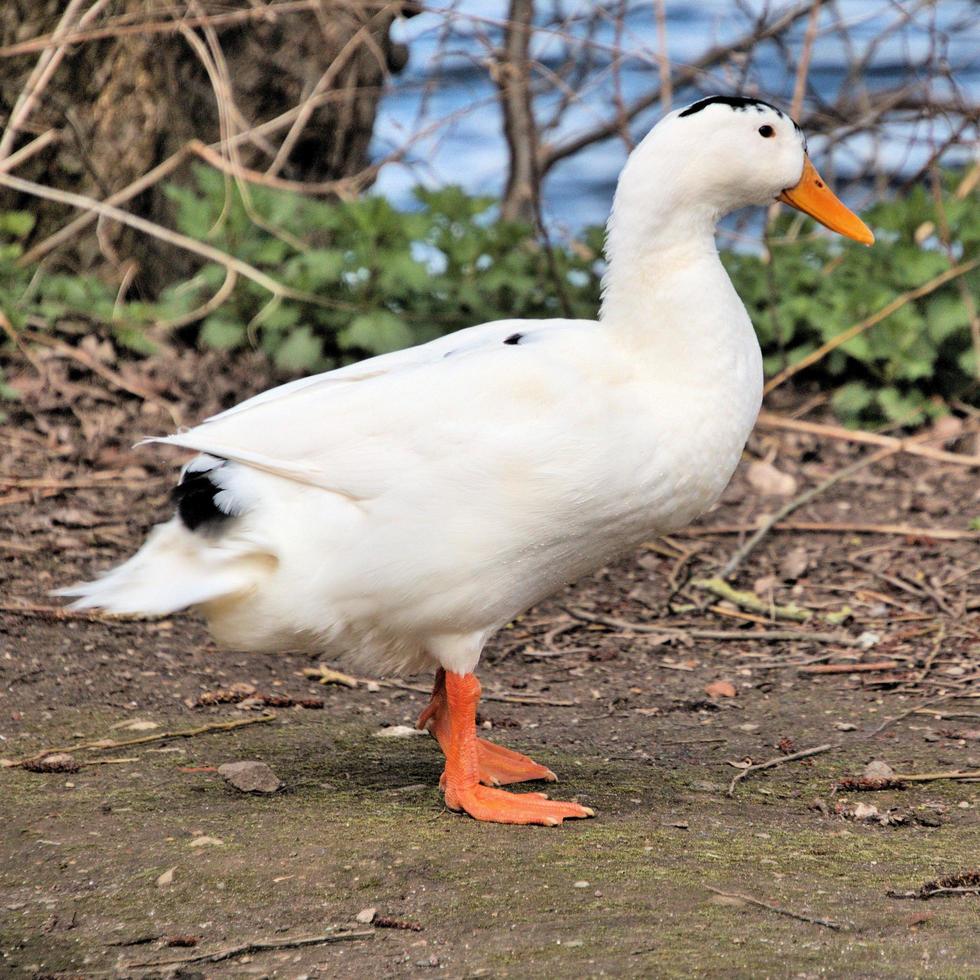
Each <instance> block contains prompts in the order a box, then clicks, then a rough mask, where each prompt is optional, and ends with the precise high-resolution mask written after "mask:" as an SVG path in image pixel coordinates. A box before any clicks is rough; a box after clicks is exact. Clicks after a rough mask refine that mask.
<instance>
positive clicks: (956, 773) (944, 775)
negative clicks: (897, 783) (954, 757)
mask: <svg viewBox="0 0 980 980" xmlns="http://www.w3.org/2000/svg"><path fill="white" fill-rule="evenodd" d="M893 778H895V779H898V780H901V781H902V782H903V783H934V782H936V781H937V780H940V779H953V780H956V779H980V769H974V770H972V771H971V770H968V769H951V770H948V771H946V772H919V773H902V774H899V773H895V776H894V777H893Z"/></svg>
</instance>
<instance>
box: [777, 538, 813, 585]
mask: <svg viewBox="0 0 980 980" xmlns="http://www.w3.org/2000/svg"><path fill="white" fill-rule="evenodd" d="M809 567H810V556H809V555H808V554H807V550H806V548H804V547H803V545H799V546H797V547H796V548H791V549H790V550H789V551H788V552H786V554H785V555H784V556H783V559H782V561H781V562H780V563H779V574H780V575H781V576H782V577H783V578H784V579H790V580H792V581H795V580H796V579H798V578H800V577H801V576H802V575H803V573H804V572H805V571H806V570H807V568H809Z"/></svg>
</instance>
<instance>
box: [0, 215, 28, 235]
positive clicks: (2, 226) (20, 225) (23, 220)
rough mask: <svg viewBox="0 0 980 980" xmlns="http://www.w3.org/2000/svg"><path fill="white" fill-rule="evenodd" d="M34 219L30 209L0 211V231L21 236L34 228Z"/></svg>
mask: <svg viewBox="0 0 980 980" xmlns="http://www.w3.org/2000/svg"><path fill="white" fill-rule="evenodd" d="M35 220H36V219H35V217H34V215H33V214H31V212H30V211H0V233H4V234H7V235H13V237H14V238H23V237H24V236H25V235H29V234H30V233H31V232H32V231H33V230H34V222H35Z"/></svg>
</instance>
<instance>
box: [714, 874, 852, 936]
mask: <svg viewBox="0 0 980 980" xmlns="http://www.w3.org/2000/svg"><path fill="white" fill-rule="evenodd" d="M704 887H705V888H707V889H708V891H709V892H713V893H714V894H715V895H721V896H722V898H737V899H738V900H739V901H742V902H747V903H748V904H749V905H755V906H756V907H758V908H760V909H766V910H767V911H769V912H775V913H776V915H785V916H786V917H787V918H790V919H797V920H798V921H800V922H809V923H810V924H811V925H814V926H823V927H824V928H825V929H835V930H837V931H840V930H842V929H844V928H845V927H844V926H842V925H841V924H840V923H839V922H833V921H832V920H831V919H817V918H814V917H813V916H810V915H803V914H802V913H800V912H790V911H789V909H781V908H780V907H779V906H778V905H770V904H769V903H768V902H763V901H761V900H760V899H758V898H753V897H752V896H751V895H744V894H742V892H723V891H722V890H721V889H720V888H713V887H712V886H711V885H705V886H704Z"/></svg>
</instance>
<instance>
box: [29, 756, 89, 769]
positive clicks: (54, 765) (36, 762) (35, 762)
mask: <svg viewBox="0 0 980 980" xmlns="http://www.w3.org/2000/svg"><path fill="white" fill-rule="evenodd" d="M23 768H24V769H26V770H27V771H28V772H78V770H79V769H80V768H81V767H80V766H79V765H78V763H77V762H76V761H75V757H74V756H72V755H69V754H68V753H67V752H50V753H48V755H46V756H43V757H42V758H40V759H31V760H29V761H27V762H25V763H24V765H23Z"/></svg>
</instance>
